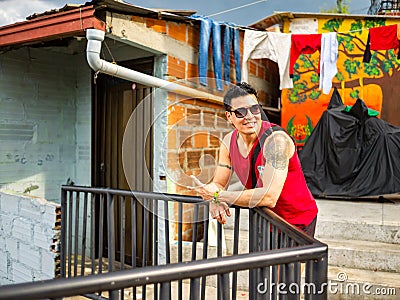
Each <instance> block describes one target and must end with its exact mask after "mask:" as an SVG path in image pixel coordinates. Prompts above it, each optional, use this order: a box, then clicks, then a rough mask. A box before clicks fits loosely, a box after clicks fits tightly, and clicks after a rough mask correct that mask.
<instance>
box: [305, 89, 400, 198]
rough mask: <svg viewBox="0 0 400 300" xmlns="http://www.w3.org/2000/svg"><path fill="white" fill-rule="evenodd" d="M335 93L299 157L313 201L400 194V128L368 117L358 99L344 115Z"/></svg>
mask: <svg viewBox="0 0 400 300" xmlns="http://www.w3.org/2000/svg"><path fill="white" fill-rule="evenodd" d="M344 108H345V106H344V105H343V102H342V99H341V97H340V95H339V93H338V91H337V90H336V89H335V91H334V93H333V95H332V98H331V100H330V103H329V106H328V109H327V110H326V111H325V112H324V113H323V115H322V117H321V119H320V120H319V122H318V124H317V126H316V127H315V128H314V130H313V132H312V134H311V136H310V137H309V138H308V140H307V142H306V143H305V145H304V147H303V149H302V150H301V152H300V154H299V156H300V160H301V164H302V168H303V171H304V175H305V178H306V181H307V184H308V187H309V188H310V190H311V193H312V194H313V195H314V196H316V197H330V196H333V197H335V196H340V197H350V198H351V197H360V196H375V195H383V194H392V193H398V192H400V127H395V126H392V125H390V124H389V123H387V122H385V121H383V120H381V119H379V118H377V117H372V116H370V114H368V111H369V110H368V107H367V106H366V105H365V103H364V102H363V101H362V100H361V99H358V100H357V101H356V103H355V104H354V105H353V107H352V108H351V109H350V111H349V112H345V111H344Z"/></svg>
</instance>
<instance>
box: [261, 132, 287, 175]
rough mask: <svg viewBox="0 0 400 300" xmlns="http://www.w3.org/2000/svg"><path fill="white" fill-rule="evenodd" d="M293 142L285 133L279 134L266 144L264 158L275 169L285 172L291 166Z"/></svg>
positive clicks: (269, 138)
mask: <svg viewBox="0 0 400 300" xmlns="http://www.w3.org/2000/svg"><path fill="white" fill-rule="evenodd" d="M290 143H291V141H290V140H289V139H288V138H287V136H286V134H285V133H283V132H277V133H275V134H274V135H271V136H270V137H268V138H267V140H266V141H265V143H264V156H265V159H266V161H267V163H269V164H271V165H272V166H273V167H274V168H275V169H278V170H284V169H285V168H287V166H288V164H289V158H290V157H289V153H290Z"/></svg>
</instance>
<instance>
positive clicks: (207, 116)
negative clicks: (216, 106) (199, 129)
mask: <svg viewBox="0 0 400 300" xmlns="http://www.w3.org/2000/svg"><path fill="white" fill-rule="evenodd" d="M203 125H204V127H215V113H214V112H212V111H203Z"/></svg>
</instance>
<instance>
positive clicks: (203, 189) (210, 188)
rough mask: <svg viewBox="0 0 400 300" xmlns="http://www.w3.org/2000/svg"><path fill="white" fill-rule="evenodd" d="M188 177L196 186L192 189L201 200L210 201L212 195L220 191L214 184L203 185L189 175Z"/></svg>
mask: <svg viewBox="0 0 400 300" xmlns="http://www.w3.org/2000/svg"><path fill="white" fill-rule="evenodd" d="M190 177H191V178H192V179H193V182H194V183H195V184H196V186H195V187H194V188H193V189H194V190H195V191H196V192H197V193H199V194H200V196H201V198H203V200H206V201H211V200H212V199H213V197H214V193H215V192H218V191H219V190H220V189H219V187H218V186H217V185H216V184H215V183H214V182H212V183H210V184H204V183H202V182H201V181H200V180H199V179H198V178H197V177H196V176H194V175H191V176H190Z"/></svg>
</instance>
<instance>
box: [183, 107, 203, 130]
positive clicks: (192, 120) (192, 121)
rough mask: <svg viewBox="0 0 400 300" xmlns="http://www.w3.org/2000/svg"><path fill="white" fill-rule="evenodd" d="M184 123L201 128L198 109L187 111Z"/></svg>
mask: <svg viewBox="0 0 400 300" xmlns="http://www.w3.org/2000/svg"><path fill="white" fill-rule="evenodd" d="M186 123H187V124H189V125H194V126H201V111H200V110H199V109H192V108H188V109H187V118H186Z"/></svg>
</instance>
